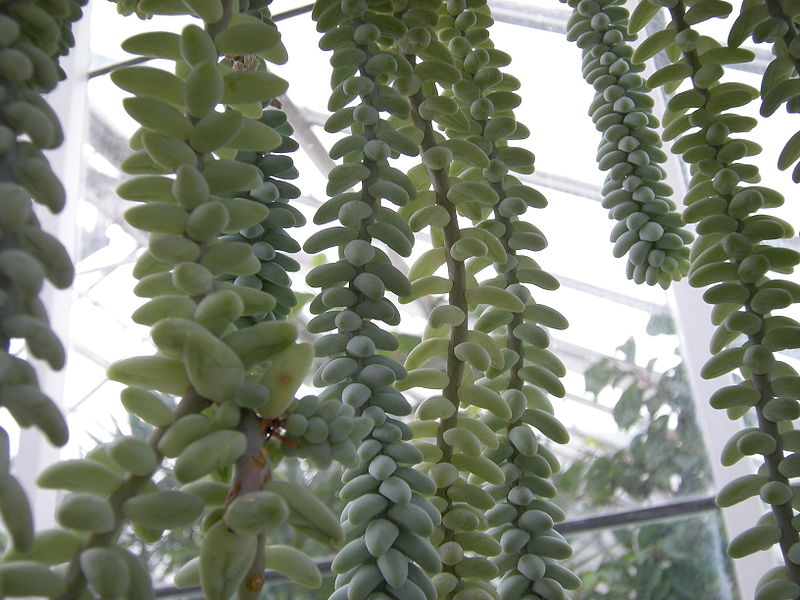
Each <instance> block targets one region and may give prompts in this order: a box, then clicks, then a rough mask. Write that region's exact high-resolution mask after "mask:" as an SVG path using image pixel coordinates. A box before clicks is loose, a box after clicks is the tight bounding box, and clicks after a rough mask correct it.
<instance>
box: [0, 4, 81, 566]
mask: <svg viewBox="0 0 800 600" xmlns="http://www.w3.org/2000/svg"><path fill="white" fill-rule="evenodd" d="M85 4H86V2H85V1H77V0H68V1H65V2H61V3H51V2H32V1H12V2H5V3H3V5H2V6H0V406H3V407H5V408H6V409H7V410H8V411H9V413H10V414H11V416H12V418H13V419H14V420H15V421H16V422H17V424H18V425H19V426H20V427H23V428H27V427H32V426H35V427H36V428H38V429H39V430H41V431H42V432H43V433H44V434H45V436H46V437H47V439H48V440H49V442H50V443H51V444H53V445H56V446H63V445H64V444H66V443H67V438H68V431H67V424H66V421H65V419H64V417H63V415H62V414H61V411H60V410H59V408H58V406H57V405H56V404H55V403H54V402H53V401H52V400H51V399H50V398H49V397H48V396H47V395H46V394H45V393H44V392H43V391H42V390H41V389H40V387H39V381H38V377H37V374H36V371H35V370H34V367H33V365H32V364H31V363H29V362H28V361H27V360H26V359H24V358H21V357H19V356H15V354H14V353H12V352H11V351H10V350H11V342H12V340H14V339H21V340H25V345H26V349H27V352H28V354H29V355H30V356H31V357H34V358H38V359H40V360H42V361H44V362H46V363H47V365H48V367H49V368H51V369H54V370H56V371H57V370H60V369H62V368H63V367H64V363H65V359H66V352H65V351H64V347H63V345H62V343H61V341H60V340H59V339H58V337H57V336H56V334H55V332H54V331H53V330H52V329H51V326H50V323H49V320H48V316H47V310H46V307H45V306H44V305H43V303H42V301H41V300H40V293H41V291H42V286H43V283H44V281H45V280H47V281H49V282H50V283H51V284H53V285H54V286H55V287H56V288H59V289H64V288H67V287H69V286H70V285H71V284H72V280H73V276H74V269H73V266H72V261H71V260H70V258H69V256H68V254H67V252H66V250H65V248H64V247H63V246H62V244H61V243H60V242H59V241H58V240H57V239H56V238H55V237H53V236H52V235H50V234H49V233H47V232H46V231H44V230H43V229H42V228H41V226H40V224H39V219H38V218H37V216H36V215H35V213H34V203H36V204H39V205H41V206H43V207H46V208H47V209H49V211H50V212H51V213H59V212H60V211H61V210H62V209H63V207H64V204H65V202H66V194H65V191H64V188H63V186H62V185H61V182H60V181H59V180H58V178H57V177H56V175H55V173H53V171H52V170H51V168H50V163H49V162H48V160H47V157H46V156H45V154H44V153H43V150H51V149H54V148H57V147H58V146H60V145H61V143H62V141H63V133H62V130H61V124H60V123H59V121H58V117H57V116H56V113H55V111H54V110H53V109H52V108H51V107H50V105H49V104H48V102H47V100H45V98H44V95H45V94H47V93H49V92H51V91H52V90H53V89H54V88H55V87H56V85H57V83H58V81H59V79H61V78H63V71H61V69H60V67H59V66H58V57H59V55H61V54H66V52H67V50H68V48H69V46H71V45H72V43H71V42H72V41H73V40H72V34H71V25H72V21H74V20H75V19H77V18H79V17H80V16H81V14H82V7H83V6H84V5H85ZM10 469H11V456H10V442H9V436H8V434H7V432H6V430H5V429H4V428H3V427H0V515H2V519H3V522H4V523H5V528H6V531H7V533H8V535H9V538H10V540H9V541H10V545H11V546H12V547H13V549H14V551H17V552H25V551H28V550H30V549H31V547H32V545H33V543H34V523H33V514H32V511H31V508H30V506H29V503H28V499H27V496H26V494H25V491H24V489H23V488H22V485H21V484H20V482H19V481H18V480H17V479H16V477H14V475H12V474H11V472H10Z"/></svg>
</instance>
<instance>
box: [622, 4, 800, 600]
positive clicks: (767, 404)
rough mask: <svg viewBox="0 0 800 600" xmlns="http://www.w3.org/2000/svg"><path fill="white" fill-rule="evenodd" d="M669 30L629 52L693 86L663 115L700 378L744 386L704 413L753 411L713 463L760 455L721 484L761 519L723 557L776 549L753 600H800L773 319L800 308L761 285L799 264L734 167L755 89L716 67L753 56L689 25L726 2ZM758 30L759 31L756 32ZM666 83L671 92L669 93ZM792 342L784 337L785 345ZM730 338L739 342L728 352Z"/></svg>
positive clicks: (788, 383)
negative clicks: (702, 338)
mask: <svg viewBox="0 0 800 600" xmlns="http://www.w3.org/2000/svg"><path fill="white" fill-rule="evenodd" d="M668 8H669V14H670V16H671V19H672V23H671V24H670V27H669V28H668V29H665V30H663V31H660V32H657V33H655V34H653V35H651V36H650V37H649V38H648V39H646V40H645V41H643V42H642V44H640V46H639V48H638V49H637V51H636V52H635V53H634V56H633V60H634V61H643V60H644V59H646V58H648V57H649V56H652V55H653V54H654V53H655V52H657V51H659V50H660V49H666V51H667V54H668V56H669V57H670V59H671V61H672V63H673V64H672V65H667V66H665V67H662V68H661V69H660V70H659V71H657V72H656V73H654V74H653V75H652V76H651V78H650V80H651V81H653V82H654V83H657V84H659V85H668V86H670V87H672V89H675V88H676V87H677V86H678V85H679V84H680V83H681V82H682V80H684V79H686V78H691V83H692V85H691V87H690V88H689V89H686V90H684V91H681V92H679V93H677V94H675V95H674V96H673V97H672V98H671V99H670V100H669V102H668V103H667V110H666V112H665V115H664V123H665V127H666V129H665V137H666V135H669V136H671V137H678V139H677V141H676V142H675V143H674V144H673V146H672V150H673V152H676V153H680V154H682V155H683V158H684V160H685V161H686V162H688V163H689V164H690V165H691V173H692V179H691V181H690V184H689V191H688V193H687V196H686V199H685V204H686V209H685V210H684V219H685V220H686V221H687V222H690V223H694V222H696V223H697V232H698V234H699V236H700V237H699V238H698V240H697V241H696V242H695V244H694V247H693V249H692V256H691V267H690V270H689V283H690V284H691V285H693V286H696V287H701V286H707V285H710V284H716V285H714V286H713V287H712V288H710V289H709V290H708V291H706V293H705V294H704V299H705V300H706V302H709V303H711V304H714V305H715V306H714V309H713V311H712V321H713V322H714V324H715V325H718V326H719V329H718V330H717V331H716V332H715V334H714V336H713V337H712V341H711V352H712V354H714V355H715V356H713V357H712V358H711V359H710V360H709V361H708V362H707V363H706V365H705V366H704V367H703V369H702V371H701V375H702V376H703V377H705V378H714V377H719V376H721V375H724V374H726V373H729V372H731V371H733V370H735V369H740V372H741V375H742V377H743V381H742V382H741V383H740V384H737V385H731V386H726V387H723V388H721V389H720V390H718V391H717V392H715V393H714V394H713V395H712V397H711V399H710V402H711V405H712V406H714V407H715V408H718V409H727V410H728V414H729V416H730V417H731V418H739V417H741V416H742V415H744V414H745V413H746V412H748V411H749V410H750V409H754V410H755V413H756V416H757V423H758V426H757V427H753V428H748V429H744V430H742V431H741V432H739V433H737V434H736V435H735V436H734V438H732V439H731V441H730V442H729V443H728V444H727V445H726V447H725V449H724V451H723V456H722V460H723V464H726V465H730V464H733V463H735V462H737V461H738V460H740V459H741V458H743V457H744V456H745V455H753V454H760V455H762V456H763V457H764V458H763V460H764V464H763V465H762V468H761V469H759V472H758V474H757V475H750V476H744V477H741V478H739V479H737V480H734V481H733V482H731V483H729V484H728V485H727V486H725V487H724V488H723V489H722V490H721V491H720V493H719V495H718V498H717V502H718V504H719V505H720V506H721V507H723V508H724V507H728V506H731V505H733V504H736V503H738V502H741V501H743V500H745V499H747V498H749V497H751V496H755V495H759V496H760V497H761V499H762V500H763V501H764V502H766V503H767V504H769V505H770V508H771V510H770V512H769V513H767V514H766V515H765V516H764V517H762V519H761V520H760V521H759V523H758V525H756V526H755V527H753V528H751V529H749V530H747V531H745V532H744V533H742V534H740V535H738V536H737V537H735V538H734V539H733V540H731V542H730V544H729V547H728V552H729V554H730V555H731V556H732V557H734V558H740V557H742V556H746V555H748V554H752V553H754V552H757V551H759V550H766V549H768V548H770V547H771V546H772V545H773V544H776V543H778V544H779V546H780V548H781V552H782V554H783V558H784V565H783V567H782V568H780V569H776V570H774V571H772V572H770V573H768V574H767V575H766V576H765V577H763V578H762V580H761V581H760V582H759V585H758V591H757V595H758V596H759V597H764V598H767V597H787V598H788V597H796V596H797V595H798V594H800V579H798V577H800V566H798V564H797V562H796V560H793V559H797V558H798V556H799V555H798V552H800V544H798V542H799V541H800V537H799V536H798V530H797V527H796V524H795V523H794V522H793V516H794V510H793V502H794V498H795V493H794V490H793V488H792V487H791V485H790V480H791V478H792V477H794V476H796V475H797V474H798V467H797V462H796V458H794V457H795V456H796V455H795V454H789V455H787V454H786V453H787V452H788V451H795V450H796V449H797V445H796V442H795V441H794V440H795V439H796V437H795V436H796V431H794V429H793V427H792V421H793V420H794V419H796V418H797V417H798V416H800V404H798V399H800V385H798V382H800V377H798V375H797V373H796V372H795V371H794V370H793V369H792V368H791V367H789V366H788V365H786V364H785V363H782V362H779V361H777V360H776V358H775V356H774V353H775V352H778V351H780V350H784V349H786V348H794V347H797V346H798V344H800V338H798V333H800V324H798V323H797V322H796V321H795V320H793V319H790V318H788V317H785V316H782V315H776V314H773V312H774V311H778V310H781V309H784V308H787V307H789V306H790V305H792V304H793V303H797V302H800V286H798V285H797V284H795V283H792V282H789V281H785V280H781V279H770V278H768V277H767V274H768V272H769V271H776V272H779V273H790V272H791V271H792V270H793V269H794V267H795V266H796V265H797V264H798V263H800V253H797V252H795V251H794V250H790V249H788V248H780V247H775V246H773V245H770V244H765V243H764V241H765V240H772V239H781V238H786V237H790V236H793V235H794V232H793V230H792V227H791V226H790V225H789V224H788V223H786V222H784V221H782V220H780V219H778V218H776V217H774V216H771V215H758V214H754V213H756V212H757V211H759V210H760V209H761V208H769V207H776V206H780V205H781V204H782V203H783V198H782V197H781V195H780V194H778V193H777V192H775V191H773V190H771V189H769V188H767V187H764V186H756V185H749V186H745V185H742V183H743V182H757V181H759V179H760V176H759V173H758V169H757V168H756V167H755V166H753V165H748V164H743V163H740V162H739V160H740V159H742V158H743V157H746V156H752V155H754V154H757V153H758V152H759V151H760V147H759V146H758V145H757V144H755V143H753V142H751V141H749V140H747V139H744V138H738V139H737V138H731V137H730V135H731V134H732V133H739V132H746V131H749V130H750V129H752V128H753V127H754V126H755V124H756V122H755V120H754V119H751V118H748V117H743V116H739V115H736V114H734V113H731V112H728V111H730V109H733V108H736V107H739V106H744V105H745V104H747V103H749V102H750V101H751V100H753V99H754V98H756V97H758V92H757V91H756V90H754V89H753V88H751V87H749V86H745V85H742V84H739V83H736V82H726V83H720V79H721V77H722V76H723V73H724V71H723V67H722V65H723V64H727V63H730V62H741V61H743V60H750V59H752V53H749V52H748V51H744V50H740V49H737V48H724V47H719V44H718V43H716V42H715V41H713V40H710V39H709V38H704V37H703V36H701V35H699V34H698V33H697V32H696V31H695V30H694V29H693V28H692V26H693V25H694V24H697V23H700V22H702V21H705V20H707V19H709V18H712V17H716V16H721V15H724V14H727V13H728V12H730V8H731V7H730V5H728V4H727V3H716V4H714V5H712V4H711V3H709V4H704V3H700V4H696V5H693V6H692V7H691V8H690V9H688V10H687V9H686V7H685V5H684V3H683V2H682V1H678V2H670V3H669V6H668ZM656 12H658V6H656V5H653V4H647V3H644V4H640V5H639V7H637V9H636V11H634V13H633V14H632V15H631V23H630V25H629V31H631V32H635V31H638V30H639V29H641V28H642V27H644V25H645V24H646V23H647V21H649V20H650V18H652V16H654V15H655V14H656ZM756 27H757V25H756ZM673 86H674V87H673ZM792 338H793V339H792ZM739 341H742V342H743V343H742V344H741V345H739V344H738V342H739Z"/></svg>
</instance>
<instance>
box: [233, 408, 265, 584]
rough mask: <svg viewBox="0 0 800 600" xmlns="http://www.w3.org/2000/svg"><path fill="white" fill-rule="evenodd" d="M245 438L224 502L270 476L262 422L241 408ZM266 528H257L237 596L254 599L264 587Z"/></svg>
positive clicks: (259, 486)
mask: <svg viewBox="0 0 800 600" xmlns="http://www.w3.org/2000/svg"><path fill="white" fill-rule="evenodd" d="M237 429H238V430H239V431H241V432H242V433H243V434H244V435H245V437H246V438H247V447H246V449H245V451H244V454H242V456H240V457H239V459H238V460H237V461H236V463H235V464H234V473H233V479H232V481H231V485H230V489H229V492H228V498H227V500H226V502H225V504H226V506H225V508H227V505H228V504H230V502H232V501H233V500H235V498H237V497H239V496H244V495H245V494H248V493H250V492H258V491H261V489H262V488H263V487H264V484H265V483H266V482H267V481H268V479H269V476H270V462H269V456H268V454H267V450H266V448H265V447H264V431H263V425H262V423H261V422H260V419H259V418H258V416H257V415H256V414H255V412H253V411H252V410H248V409H245V410H242V417H241V420H240V421H239V426H238V428H237ZM266 539H267V534H266V532H260V533H258V535H257V538H256V554H255V556H254V557H253V562H252V565H251V566H250V569H249V570H248V571H247V573H246V574H245V576H244V578H243V579H242V585H241V587H240V588H239V591H238V595H237V597H238V598H239V600H255V599H257V598H258V597H260V595H261V588H263V587H264V568H265V565H264V545H265V544H266Z"/></svg>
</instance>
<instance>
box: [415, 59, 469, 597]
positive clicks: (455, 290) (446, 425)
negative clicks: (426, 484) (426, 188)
mask: <svg viewBox="0 0 800 600" xmlns="http://www.w3.org/2000/svg"><path fill="white" fill-rule="evenodd" d="M406 59H407V60H408V61H409V63H410V64H411V65H414V63H415V57H413V56H407V57H406ZM424 101H425V96H424V95H423V93H422V91H421V90H420V91H417V93H415V94H414V95H413V96H412V97H411V115H412V120H413V123H414V125H415V126H416V127H417V129H418V130H419V131H421V132H422V140H421V142H420V149H421V150H422V157H423V162H424V163H425V165H426V168H427V171H428V176H429V178H430V180H431V184H432V186H433V191H434V194H435V204H436V205H437V206H440V207H442V208H443V209H444V210H445V211H446V213H447V217H448V218H447V224H445V225H444V226H443V227H442V235H443V241H444V258H445V264H446V268H447V279H448V280H449V281H450V284H451V287H450V291H449V293H448V302H447V304H448V306H450V307H455V308H456V309H458V312H460V314H461V315H462V316H463V318H462V319H461V322H454V323H452V325H451V327H450V339H449V341H448V344H447V354H446V357H445V365H446V366H445V375H446V377H447V385H446V386H445V387H444V389H443V391H442V396H443V397H444V399H445V400H446V401H447V402H449V403H450V404H451V405H452V410H451V414H450V415H449V416H446V417H443V418H442V419H441V420H440V422H439V427H438V430H437V432H436V445H437V446H438V448H439V450H441V458H439V461H438V464H444V465H450V464H451V462H452V457H453V448H454V446H455V445H454V444H453V440H452V439H448V431H452V430H454V429H455V428H456V427H457V426H458V417H459V412H460V411H459V409H460V408H461V407H460V400H459V391H460V389H461V388H462V385H463V381H464V369H465V367H466V364H465V361H464V360H463V358H459V357H458V356H457V355H456V353H457V348H458V347H459V346H460V345H461V344H464V343H466V342H467V341H468V336H467V334H468V332H469V317H468V315H469V306H468V304H467V298H466V289H467V276H466V270H465V266H464V261H463V260H458V259H456V258H455V257H454V256H453V252H452V249H453V247H454V246H455V244H456V243H457V242H458V241H459V240H461V230H460V227H459V224H458V213H457V212H456V209H455V206H454V205H453V204H452V203H451V202H450V201H449V200H448V199H447V193H448V192H449V191H450V182H449V178H448V175H447V170H448V168H449V166H450V160H452V153H451V152H450V151H449V150H447V149H446V148H444V147H442V146H440V145H439V144H438V143H437V141H436V136H435V133H434V128H433V124H432V123H431V122H430V121H427V120H425V119H423V118H422V117H421V116H420V106H421V105H422V103H423V102H424ZM451 310H452V309H451ZM453 312H456V311H453ZM448 442H449V443H448ZM452 483H454V482H449V484H448V485H444V486H442V485H440V486H439V487H438V489H437V490H436V495H437V496H438V497H439V498H440V499H441V500H442V507H440V512H441V513H442V515H447V514H449V513H450V512H451V511H452V509H453V508H454V503H453V500H452V499H451V498H450V496H449V495H448V488H449V487H450V485H451V484H452ZM456 531H457V530H456V529H453V528H452V527H448V526H447V524H443V525H442V536H440V537H441V540H440V541H439V547H440V548H447V546H446V544H448V543H455V537H456ZM441 552H442V551H441V550H440V554H441ZM445 555H446V553H445ZM458 562H460V561H453V560H448V559H446V560H445V561H444V566H443V572H444V573H449V574H451V575H452V577H454V578H458V575H457V573H456V568H457V564H458ZM465 575H466V574H465ZM462 587H463V586H462V584H459V585H456V586H455V587H453V589H452V590H451V591H450V592H449V593H447V594H446V595H445V596H444V597H445V598H451V597H453V595H455V594H457V593H458V592H460V591H461V589H462ZM439 597H440V598H441V597H442V596H441V594H440V595H439Z"/></svg>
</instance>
